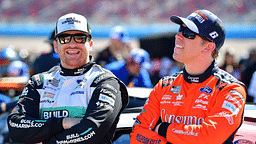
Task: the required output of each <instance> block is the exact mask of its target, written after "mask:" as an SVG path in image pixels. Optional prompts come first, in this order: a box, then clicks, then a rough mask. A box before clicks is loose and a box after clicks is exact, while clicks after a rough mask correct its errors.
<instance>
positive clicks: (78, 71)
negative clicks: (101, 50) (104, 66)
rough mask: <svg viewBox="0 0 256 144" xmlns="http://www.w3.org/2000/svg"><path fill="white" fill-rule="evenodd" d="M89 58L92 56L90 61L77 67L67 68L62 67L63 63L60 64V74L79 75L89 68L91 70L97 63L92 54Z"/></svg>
mask: <svg viewBox="0 0 256 144" xmlns="http://www.w3.org/2000/svg"><path fill="white" fill-rule="evenodd" d="M89 58H90V61H89V62H88V63H86V64H85V65H83V66H81V67H79V68H76V69H66V68H64V67H62V65H60V68H61V71H60V74H61V75H63V76H78V75H82V74H84V73H86V72H87V71H88V70H90V68H91V67H92V65H93V64H94V63H95V62H93V57H92V56H89Z"/></svg>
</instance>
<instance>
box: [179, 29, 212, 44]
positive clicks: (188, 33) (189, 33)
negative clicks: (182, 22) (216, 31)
mask: <svg viewBox="0 0 256 144" xmlns="http://www.w3.org/2000/svg"><path fill="white" fill-rule="evenodd" d="M179 32H182V35H183V36H184V37H185V38H188V39H195V37H196V35H198V36H200V37H201V38H202V39H204V40H207V41H209V42H212V40H210V39H209V38H207V37H205V36H202V35H199V34H197V33H195V32H193V31H191V30H190V29H189V28H187V27H184V26H180V28H179Z"/></svg>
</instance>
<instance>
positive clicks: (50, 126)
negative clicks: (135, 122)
mask: <svg viewBox="0 0 256 144" xmlns="http://www.w3.org/2000/svg"><path fill="white" fill-rule="evenodd" d="M127 103H128V93H127V89H126V87H125V85H124V84H123V83H122V82H121V81H119V80H118V79H117V78H116V77H115V76H114V75H113V74H112V73H111V72H109V71H108V70H105V69H104V68H102V67H101V66H99V65H97V64H95V63H94V62H89V63H87V64H86V65H84V66H82V67H80V68H77V69H73V70H69V69H65V68H63V67H61V66H55V67H53V68H52V69H51V70H49V71H48V72H44V73H40V74H37V75H34V76H33V77H31V79H30V80H29V82H28V84H27V85H26V87H25V88H24V90H23V92H22V94H21V96H20V100H19V102H18V103H17V106H16V107H15V108H14V109H13V111H12V113H11V114H10V116H9V117H8V127H9V131H10V137H11V139H12V140H13V141H14V142H22V143H37V142H43V143H47V144H49V143H92V144H96V143H104V144H105V143H112V139H113V136H114V132H115V129H116V125H117V123H118V120H119V116H120V114H121V112H122V111H123V110H124V108H125V107H126V105H127ZM64 117H70V118H83V119H82V120H81V122H80V123H79V124H77V125H75V126H73V127H71V128H70V129H67V130H64V129H63V126H62V119H63V118H64Z"/></svg>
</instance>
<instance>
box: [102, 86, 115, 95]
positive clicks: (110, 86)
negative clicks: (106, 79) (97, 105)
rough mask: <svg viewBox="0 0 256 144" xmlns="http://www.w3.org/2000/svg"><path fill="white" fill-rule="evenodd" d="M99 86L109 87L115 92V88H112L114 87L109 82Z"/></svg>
mask: <svg viewBox="0 0 256 144" xmlns="http://www.w3.org/2000/svg"><path fill="white" fill-rule="evenodd" d="M101 86H102V87H104V88H109V89H111V90H112V91H114V92H115V93H117V90H116V88H114V87H113V86H112V85H110V84H102V85H101Z"/></svg>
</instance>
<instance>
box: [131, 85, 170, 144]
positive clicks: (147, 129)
mask: <svg viewBox="0 0 256 144" xmlns="http://www.w3.org/2000/svg"><path fill="white" fill-rule="evenodd" d="M158 89H161V85H160V83H158V84H157V85H156V87H155V88H154V89H153V90H152V92H151V93H150V96H149V97H148V100H147V101H146V103H145V105H144V107H143V110H142V112H141V113H140V115H138V116H137V119H136V121H135V123H134V126H133V131H132V132H131V134H130V136H131V138H130V143H132V144H142V143H145V142H147V141H150V142H154V143H158V144H166V143H167V141H166V139H165V138H164V137H162V136H160V135H159V134H158V133H156V132H154V127H155V126H156V125H157V124H158V123H159V122H160V121H161V120H159V119H160V99H159V96H161V93H157V92H160V91H158ZM156 91H157V92H156Z"/></svg>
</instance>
